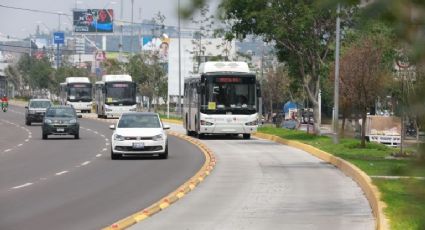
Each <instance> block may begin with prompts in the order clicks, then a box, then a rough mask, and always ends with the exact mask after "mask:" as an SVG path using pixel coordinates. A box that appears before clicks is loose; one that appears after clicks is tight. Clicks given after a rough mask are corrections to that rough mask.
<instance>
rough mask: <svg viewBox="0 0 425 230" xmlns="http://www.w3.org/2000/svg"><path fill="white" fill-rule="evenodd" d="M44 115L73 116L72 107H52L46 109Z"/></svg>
mask: <svg viewBox="0 0 425 230" xmlns="http://www.w3.org/2000/svg"><path fill="white" fill-rule="evenodd" d="M46 117H75V112H74V110H73V109H72V108H54V109H49V110H47V113H46Z"/></svg>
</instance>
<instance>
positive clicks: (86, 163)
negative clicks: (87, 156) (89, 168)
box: [81, 161, 90, 166]
mask: <svg viewBox="0 0 425 230" xmlns="http://www.w3.org/2000/svg"><path fill="white" fill-rule="evenodd" d="M88 164H90V161H86V162H84V163H82V164H81V166H85V165H88Z"/></svg>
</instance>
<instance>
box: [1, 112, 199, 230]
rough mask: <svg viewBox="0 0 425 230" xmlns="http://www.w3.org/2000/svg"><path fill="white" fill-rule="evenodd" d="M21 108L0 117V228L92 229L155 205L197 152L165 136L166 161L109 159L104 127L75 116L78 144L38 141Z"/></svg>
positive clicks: (190, 171)
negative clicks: (77, 118)
mask: <svg viewBox="0 0 425 230" xmlns="http://www.w3.org/2000/svg"><path fill="white" fill-rule="evenodd" d="M23 112H24V109H23V108H22V107H17V106H13V105H10V107H9V111H8V112H7V113H2V114H0V229H1V230H9V229H11V230H12V229H13V230H19V229H33V230H36V229H78V230H81V229H100V228H102V227H105V226H108V225H110V224H112V223H114V222H115V221H116V220H118V219H121V218H123V217H125V216H128V215H130V214H132V213H134V212H136V211H139V210H141V209H143V208H145V207H148V206H149V205H151V204H153V203H154V202H156V201H158V200H159V199H161V198H162V197H164V196H165V195H167V194H168V193H169V192H171V191H173V190H174V189H176V188H177V187H178V186H179V185H181V184H183V183H184V182H185V181H186V180H187V179H188V178H190V177H191V176H193V175H194V174H195V173H196V172H197V171H198V170H199V168H200V167H201V166H202V164H203V163H204V160H205V159H204V155H203V154H202V153H201V152H200V151H199V150H198V149H197V148H196V147H195V146H193V145H191V144H189V143H188V142H186V141H183V140H180V139H178V138H175V137H172V136H170V139H169V145H170V152H169V154H170V156H169V159H167V160H157V159H149V158H148V159H133V160H118V161H111V160H110V147H109V144H110V140H109V138H110V136H111V134H112V131H111V130H109V128H108V125H109V124H107V123H104V122H100V121H96V120H91V119H85V118H83V119H80V123H81V130H80V138H81V139H79V140H75V139H73V137H72V136H69V137H66V136H65V137H57V138H56V137H52V138H49V139H48V140H42V138H41V127H40V124H35V125H33V126H25V125H24V114H23Z"/></svg>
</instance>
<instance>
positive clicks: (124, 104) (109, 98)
mask: <svg viewBox="0 0 425 230" xmlns="http://www.w3.org/2000/svg"><path fill="white" fill-rule="evenodd" d="M95 104H96V105H95V110H96V113H97V117H98V118H108V117H119V116H120V115H121V114H122V113H124V112H129V111H136V109H137V103H136V83H134V82H133V80H132V77H131V76H130V75H103V76H102V80H101V81H97V82H96V84H95Z"/></svg>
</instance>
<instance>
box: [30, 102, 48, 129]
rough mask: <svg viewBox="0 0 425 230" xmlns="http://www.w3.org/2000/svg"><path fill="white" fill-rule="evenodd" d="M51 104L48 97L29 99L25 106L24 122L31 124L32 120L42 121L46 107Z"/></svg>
mask: <svg viewBox="0 0 425 230" xmlns="http://www.w3.org/2000/svg"><path fill="white" fill-rule="evenodd" d="M52 105H53V104H52V102H51V101H50V100H49V99H31V100H30V101H29V102H28V105H27V106H25V124H26V125H31V123H32V122H42V121H43V117H44V114H45V113H46V109H47V108H49V107H50V106H52Z"/></svg>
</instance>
